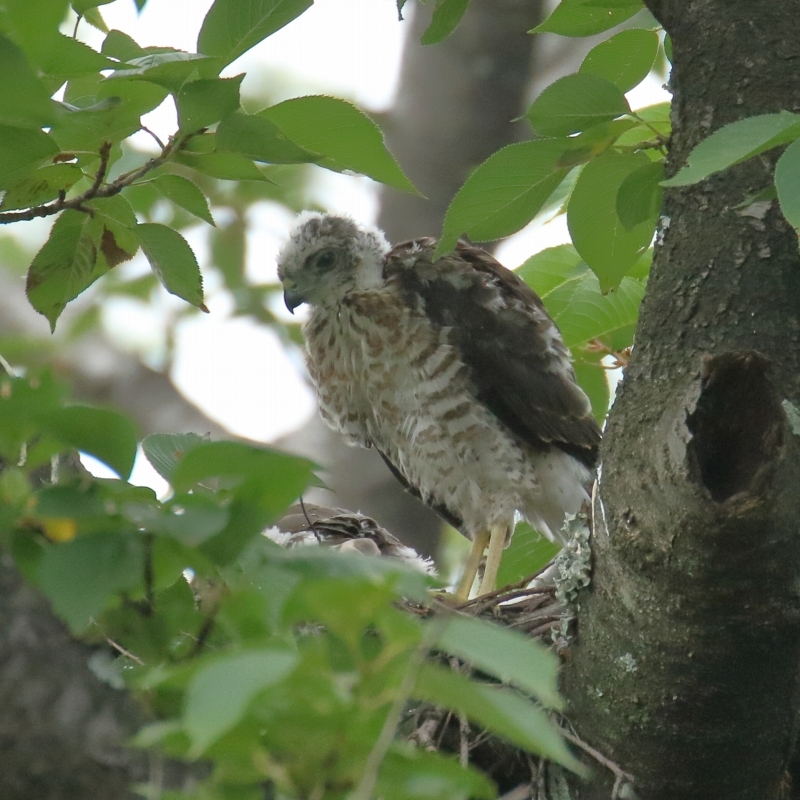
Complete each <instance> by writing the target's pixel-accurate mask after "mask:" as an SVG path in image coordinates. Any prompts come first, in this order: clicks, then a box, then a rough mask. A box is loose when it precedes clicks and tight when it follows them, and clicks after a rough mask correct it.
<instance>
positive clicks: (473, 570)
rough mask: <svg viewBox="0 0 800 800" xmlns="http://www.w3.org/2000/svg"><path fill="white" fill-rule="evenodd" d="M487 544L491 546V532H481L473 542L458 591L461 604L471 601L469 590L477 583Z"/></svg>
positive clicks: (457, 596) (457, 598)
mask: <svg viewBox="0 0 800 800" xmlns="http://www.w3.org/2000/svg"><path fill="white" fill-rule="evenodd" d="M487 544H489V531H481V532H480V533H478V534H477V535H476V536H475V538H474V539H473V540H472V547H471V548H470V551H469V557H468V558H467V564H466V566H465V567H464V572H463V573H462V575H461V580H460V581H459V582H458V588H457V589H456V600H458V602H459V603H463V602H464V601H465V600H469V590H470V589H471V588H472V584H473V583H474V582H475V576H476V575H477V574H478V567H479V566H480V565H481V559H482V558H483V551H484V550H485V549H486V545H487Z"/></svg>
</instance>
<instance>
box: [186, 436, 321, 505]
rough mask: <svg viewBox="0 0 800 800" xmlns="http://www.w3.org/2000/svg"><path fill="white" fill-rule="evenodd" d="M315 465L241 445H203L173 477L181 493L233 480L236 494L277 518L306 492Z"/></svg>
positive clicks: (239, 443)
mask: <svg viewBox="0 0 800 800" xmlns="http://www.w3.org/2000/svg"><path fill="white" fill-rule="evenodd" d="M312 468H313V464H312V463H311V462H310V461H307V460H306V459H304V458H298V457H296V456H290V455H286V454H285V453H279V452H278V451H277V450H270V449H267V448H260V447H253V446H251V445H247V444H243V443H241V442H203V443H202V444H199V445H197V446H196V447H194V448H192V449H191V450H189V451H188V452H187V453H186V454H185V455H184V457H183V458H182V459H181V461H180V463H179V464H178V465H177V466H176V468H175V470H174V472H173V475H172V485H173V486H174V487H175V489H176V490H178V491H188V490H189V489H191V488H193V487H194V486H195V485H196V484H198V483H200V482H201V481H205V480H207V479H209V478H214V477H220V476H225V477H230V478H233V479H234V480H235V481H236V482H237V483H238V489H237V494H238V495H239V496H241V497H246V498H248V499H253V500H256V501H258V503H259V505H260V507H261V508H264V509H266V510H267V512H268V513H270V514H272V515H274V516H277V515H278V514H280V513H281V512H282V511H284V510H285V509H286V508H287V506H288V505H289V504H290V503H291V502H292V501H293V500H296V499H297V498H298V497H299V496H300V494H301V493H302V491H303V489H305V488H306V486H307V484H308V481H309V479H310V478H311V471H312Z"/></svg>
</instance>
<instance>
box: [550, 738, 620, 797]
mask: <svg viewBox="0 0 800 800" xmlns="http://www.w3.org/2000/svg"><path fill="white" fill-rule="evenodd" d="M561 735H562V736H563V737H564V738H565V739H566V740H567V741H568V742H572V744H574V745H575V746H576V747H580V749H581V750H583V752H584V753H586V754H587V755H588V756H591V757H592V758H593V759H594V760H595V761H596V762H597V763H598V764H600V765H601V766H603V767H605V768H606V769H607V770H609V771H610V772H611V773H612V774H613V775H614V788H613V790H612V792H611V800H617V798H618V797H619V790H620V789H621V788H622V786H623V784H625V783H629V784H631V785H633V775H631V774H630V773H628V772H625V770H623V769H622V768H621V767H620V766H619V765H618V764H616V763H615V762H614V761H612V760H611V759H610V758H606V757H605V756H604V755H603V754H602V753H601V752H600V751H599V750H595V749H594V747H592V746H591V745H590V744H587V743H586V742H584V741H583V739H581V738H580V737H578V736H576V735H575V734H574V733H570V732H569V731H568V730H565V729H564V728H562V729H561Z"/></svg>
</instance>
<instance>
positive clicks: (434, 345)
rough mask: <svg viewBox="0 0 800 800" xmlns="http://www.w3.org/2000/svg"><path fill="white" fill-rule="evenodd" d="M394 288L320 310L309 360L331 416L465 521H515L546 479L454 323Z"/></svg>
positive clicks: (311, 330) (310, 336)
mask: <svg viewBox="0 0 800 800" xmlns="http://www.w3.org/2000/svg"><path fill="white" fill-rule="evenodd" d="M387 294H388V293H386V292H381V291H374V292H359V293H358V294H355V293H352V294H351V295H350V296H348V298H347V302H345V303H342V304H341V305H340V307H338V308H337V309H336V311H335V312H333V311H331V312H328V313H327V314H323V313H322V309H315V312H314V315H313V316H312V318H311V319H310V320H309V323H308V325H307V328H306V335H307V346H308V347H307V350H308V366H309V370H310V372H311V375H312V377H313V379H314V382H315V383H316V385H317V394H318V398H319V404H320V410H321V412H322V415H323V417H324V418H325V419H326V421H327V422H328V423H329V424H330V425H331V426H332V427H333V428H335V429H336V430H338V431H340V432H341V433H342V434H344V436H345V437H346V438H347V439H348V440H349V441H350V442H351V443H353V444H361V445H362V446H372V445H374V446H375V447H377V448H378V449H379V450H380V451H381V452H382V453H383V454H384V456H385V457H386V458H388V459H389V460H390V461H391V462H392V464H393V465H394V466H395V467H396V469H398V470H399V472H400V473H401V474H402V475H403V476H404V477H405V479H406V480H407V481H408V483H409V484H411V485H412V486H414V487H416V488H417V489H418V490H419V491H420V493H421V495H422V497H423V498H424V499H425V500H426V501H428V502H432V503H438V504H442V505H444V506H445V507H446V508H448V509H450V510H451V512H453V513H454V514H455V515H456V516H458V517H460V518H461V519H462V520H463V521H464V525H465V531H466V532H468V535H470V534H471V532H472V531H474V530H477V529H478V528H479V527H480V526H481V524H482V523H484V522H485V521H486V519H487V518H489V519H490V520H491V519H496V520H498V521H502V522H503V524H510V523H511V521H512V520H513V514H514V509H515V508H519V507H521V505H522V503H523V501H522V495H525V494H528V493H529V492H530V491H531V490H532V489H533V488H534V486H535V484H536V478H535V474H534V471H533V467H532V465H531V464H530V463H529V459H528V456H527V454H526V452H525V450H524V448H521V447H520V445H519V443H518V442H517V441H516V440H515V438H514V437H513V436H512V435H511V434H510V433H509V432H508V431H507V430H505V428H504V427H503V426H502V425H500V424H499V422H498V420H497V419H496V418H495V417H494V415H493V414H492V413H491V412H490V411H489V410H488V409H487V408H486V407H485V406H484V405H483V404H482V403H480V402H479V400H478V399H477V398H476V397H475V396H474V394H473V393H472V391H471V387H470V374H469V369H468V367H467V365H466V364H465V363H464V362H463V361H462V360H461V359H460V358H459V350H458V348H457V347H455V346H454V345H453V344H452V343H451V342H450V341H449V331H448V329H447V328H442V327H437V326H435V325H432V324H431V323H430V322H429V321H428V319H427V318H426V317H425V316H424V314H422V313H421V312H418V311H415V310H413V309H409V308H408V307H406V306H404V305H403V304H402V303H401V302H399V301H398V300H396V298H395V297H393V296H391V295H388V296H387Z"/></svg>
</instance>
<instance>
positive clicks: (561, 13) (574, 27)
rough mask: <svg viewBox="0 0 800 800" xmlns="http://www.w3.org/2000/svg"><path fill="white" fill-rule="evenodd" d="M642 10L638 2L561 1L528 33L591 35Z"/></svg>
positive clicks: (625, 0) (614, 0)
mask: <svg viewBox="0 0 800 800" xmlns="http://www.w3.org/2000/svg"><path fill="white" fill-rule="evenodd" d="M643 7H644V6H643V5H642V2H641V0H621V1H620V0H605V2H602V0H601V2H597V0H561V2H560V3H559V4H558V5H557V6H556V7H555V10H554V11H553V13H552V14H551V15H550V16H549V17H548V18H547V19H546V20H545V21H544V22H542V23H541V24H540V25H537V26H536V27H535V28H534V29H533V30H532V31H530V32H531V33H558V34H560V35H561V36H592V35H593V34H595V33H602V31H607V30H608V29H609V28H613V27H614V26H615V25H619V24H620V23H621V22H624V21H625V20H626V19H630V18H631V17H632V16H633V15H634V14H636V13H637V12H638V11H641V10H642V8H643Z"/></svg>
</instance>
